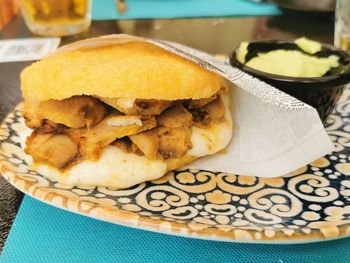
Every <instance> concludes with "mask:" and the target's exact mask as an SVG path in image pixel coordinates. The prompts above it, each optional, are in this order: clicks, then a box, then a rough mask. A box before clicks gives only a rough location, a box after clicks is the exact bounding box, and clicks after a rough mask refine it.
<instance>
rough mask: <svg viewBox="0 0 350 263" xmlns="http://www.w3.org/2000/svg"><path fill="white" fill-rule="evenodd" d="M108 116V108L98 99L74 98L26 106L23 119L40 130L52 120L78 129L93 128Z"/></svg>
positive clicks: (31, 126) (29, 125) (28, 124)
mask: <svg viewBox="0 0 350 263" xmlns="http://www.w3.org/2000/svg"><path fill="white" fill-rule="evenodd" d="M106 114H107V110H106V107H105V106H104V105H103V103H102V102H101V101H99V100H98V99H95V98H92V97H88V96H74V97H71V98H69V99H64V100H48V101H44V102H41V103H40V104H38V105H34V106H31V105H30V104H29V105H26V106H25V111H24V113H23V117H24V119H25V120H26V124H27V126H28V127H30V128H38V127H40V126H41V125H42V123H43V121H44V120H50V121H52V122H54V123H57V124H63V125H65V126H67V127H70V128H74V129H76V128H82V127H84V126H88V127H91V126H93V125H95V124H96V123H98V122H100V121H101V120H102V119H103V117H104V116H105V115H106Z"/></svg>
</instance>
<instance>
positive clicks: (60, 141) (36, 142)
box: [25, 132, 79, 168]
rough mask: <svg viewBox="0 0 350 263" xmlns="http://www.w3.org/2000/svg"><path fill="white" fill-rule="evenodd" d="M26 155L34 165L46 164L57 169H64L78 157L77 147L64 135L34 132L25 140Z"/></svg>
mask: <svg viewBox="0 0 350 263" xmlns="http://www.w3.org/2000/svg"><path fill="white" fill-rule="evenodd" d="M25 152H26V153H27V154H30V155H31V156H32V157H33V160H34V162H36V163H47V164H50V165H52V166H54V167H57V168H65V167H66V166H67V165H69V164H70V163H71V162H72V161H73V160H75V159H76V158H77V157H78V155H79V151H78V146H77V145H76V144H75V143H74V142H73V141H72V140H71V139H70V138H69V137H68V136H67V135H64V134H55V133H45V134H42V133H37V132H34V133H33V134H32V135H31V136H30V137H28V139H27V147H26V149H25Z"/></svg>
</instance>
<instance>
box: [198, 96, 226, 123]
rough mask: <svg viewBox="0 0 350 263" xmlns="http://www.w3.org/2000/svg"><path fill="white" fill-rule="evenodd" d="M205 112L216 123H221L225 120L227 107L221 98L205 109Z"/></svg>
mask: <svg viewBox="0 0 350 263" xmlns="http://www.w3.org/2000/svg"><path fill="white" fill-rule="evenodd" d="M203 110H204V111H205V112H207V113H208V114H209V116H210V118H211V119H212V121H214V122H216V123H217V122H221V121H223V120H225V106H224V104H223V103H222V100H221V98H217V99H216V100H213V101H212V102H210V103H208V104H207V105H205V106H204V107H203Z"/></svg>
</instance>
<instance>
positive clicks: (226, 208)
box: [0, 89, 350, 243]
mask: <svg viewBox="0 0 350 263" xmlns="http://www.w3.org/2000/svg"><path fill="white" fill-rule="evenodd" d="M349 112H350V89H347V90H346V91H345V92H344V94H343V96H342V98H341V100H340V102H339V103H338V105H337V108H336V110H335V113H334V114H333V115H331V116H330V118H329V119H328V120H329V126H328V128H327V131H328V134H329V135H330V137H331V139H332V141H333V142H334V144H335V145H336V152H334V153H333V154H332V155H328V156H326V157H324V158H321V159H319V160H317V161H315V162H313V163H312V164H310V165H308V166H305V167H303V168H301V169H299V170H297V171H295V172H293V173H291V174H289V175H287V176H285V177H283V178H282V177H280V178H273V179H264V178H256V177H249V176H236V175H233V174H227V173H220V172H217V173H213V172H207V171H198V170H182V171H176V172H171V173H169V174H168V175H166V176H164V177H163V178H161V179H158V180H156V181H153V182H148V183H143V184H140V185H137V186H134V187H131V188H129V189H126V190H113V189H110V188H106V187H97V188H79V187H69V186H65V185H62V184H58V183H55V182H52V181H50V180H48V179H46V178H44V177H43V176H41V175H40V174H37V173H35V172H34V171H31V170H30V169H29V168H28V165H27V164H26V161H25V155H24V153H23V151H22V150H21V148H20V146H19V136H18V131H19V128H20V124H19V121H20V118H21V117H20V116H21V111H20V108H17V109H16V110H15V111H14V112H13V113H11V114H10V115H9V116H8V117H7V118H6V120H5V121H4V123H3V125H2V127H1V129H0V171H1V173H2V175H3V176H4V177H5V178H6V179H7V180H8V181H9V182H10V183H11V184H13V185H14V186H15V187H17V188H18V189H19V190H21V191H22V192H24V193H26V194H29V195H31V196H33V197H35V198H37V199H39V200H41V201H44V202H46V203H49V204H51V205H54V206H57V207H60V208H63V209H67V210H69V211H72V212H76V213H79V214H83V215H86V216H90V217H94V218H97V219H101V220H105V221H109V222H112V223H116V224H121V225H126V226H132V227H137V228H142V229H147V230H152V231H158V232H163V233H168V234H175V235H182V236H187V237H196V238H207V239H212V240H221V241H239V242H265V243H292V242H294V243H301V242H312V241H320V240H325V239H333V238H338V237H343V236H348V235H349V234H350V177H349V176H350V162H349V160H350V158H349V152H350V133H349V132H350V118H349Z"/></svg>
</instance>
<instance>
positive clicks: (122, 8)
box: [115, 0, 128, 14]
mask: <svg viewBox="0 0 350 263" xmlns="http://www.w3.org/2000/svg"><path fill="white" fill-rule="evenodd" d="M115 2H116V3H115V5H116V7H117V11H118V13H119V14H124V13H125V12H126V10H127V9H128V7H127V5H126V1H125V0H116V1H115Z"/></svg>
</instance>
